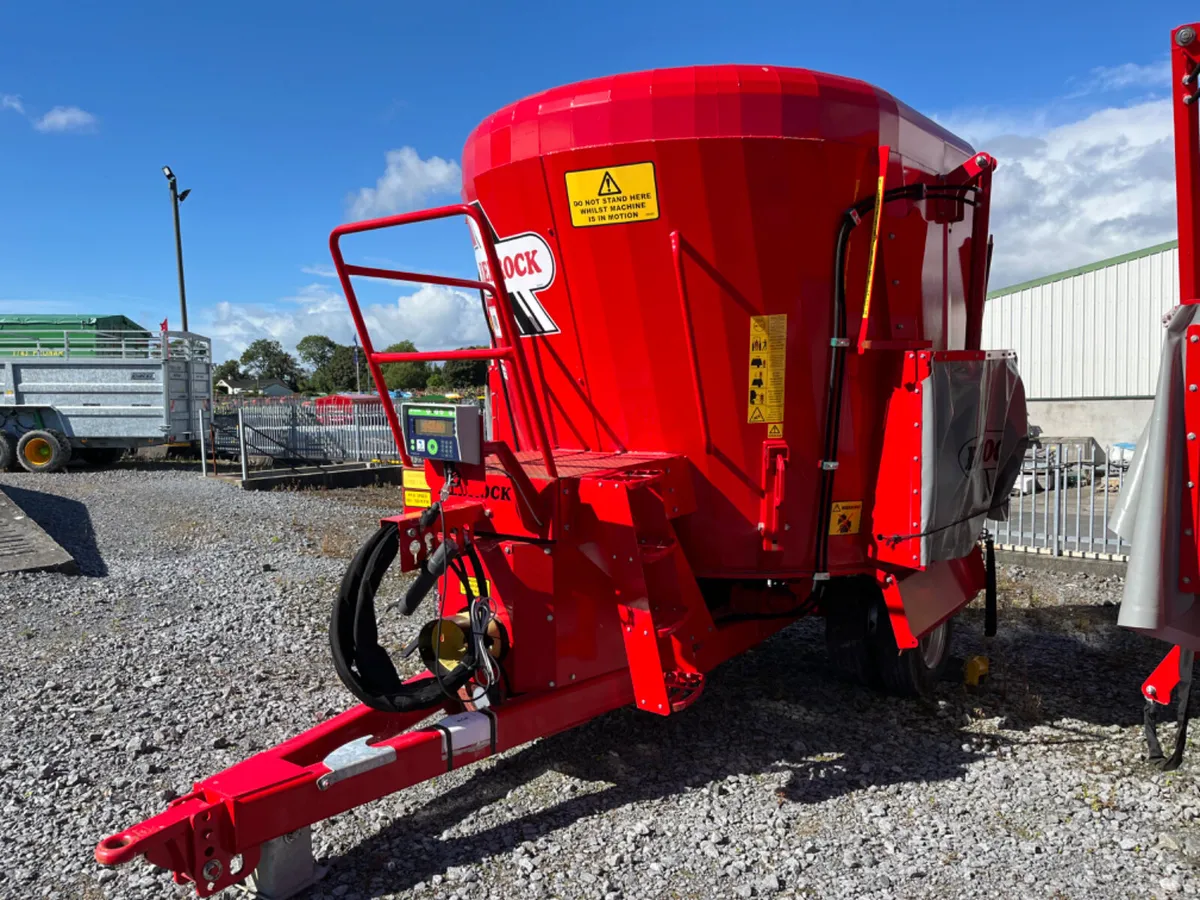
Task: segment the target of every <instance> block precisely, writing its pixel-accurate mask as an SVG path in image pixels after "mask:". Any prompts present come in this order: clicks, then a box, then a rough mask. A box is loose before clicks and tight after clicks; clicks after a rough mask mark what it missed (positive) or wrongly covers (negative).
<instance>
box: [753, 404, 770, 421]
mask: <svg viewBox="0 0 1200 900" xmlns="http://www.w3.org/2000/svg"><path fill="white" fill-rule="evenodd" d="M750 421H751V422H765V421H766V420H765V419H764V418H763V413H762V410H761V409H760V408H759V407H757V406H756V407H754V409H753V411H752V412H751V413H750Z"/></svg>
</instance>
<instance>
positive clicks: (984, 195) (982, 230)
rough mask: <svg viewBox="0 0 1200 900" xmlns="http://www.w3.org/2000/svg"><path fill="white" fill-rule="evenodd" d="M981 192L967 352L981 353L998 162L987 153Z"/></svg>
mask: <svg viewBox="0 0 1200 900" xmlns="http://www.w3.org/2000/svg"><path fill="white" fill-rule="evenodd" d="M974 163H975V165H976V166H977V167H978V169H979V171H978V173H977V178H978V181H977V184H978V185H979V190H978V191H977V192H976V193H975V209H974V214H973V215H972V216H971V284H970V287H969V289H968V293H967V335H966V341H965V342H964V344H963V349H965V350H978V349H979V346H980V344H981V343H982V342H983V311H984V304H985V303H987V279H988V256H989V250H988V228H989V227H990V221H989V220H990V219H991V208H992V172H994V171H995V169H996V161H995V160H994V159H993V158H992V157H990V156H988V155H987V154H986V153H980V154H978V155H976V157H975V159H974Z"/></svg>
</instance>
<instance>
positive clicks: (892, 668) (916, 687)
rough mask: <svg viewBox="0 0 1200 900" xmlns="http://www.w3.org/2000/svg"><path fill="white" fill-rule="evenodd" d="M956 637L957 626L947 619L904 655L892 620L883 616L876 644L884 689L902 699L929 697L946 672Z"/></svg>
mask: <svg viewBox="0 0 1200 900" xmlns="http://www.w3.org/2000/svg"><path fill="white" fill-rule="evenodd" d="M953 637H954V622H953V620H952V619H947V620H946V621H945V622H943V623H942V624H941V625H938V626H937V627H936V628H934V629H933V630H931V631H929V632H928V633H926V634H925V635H924V636H923V637H922V638H921V639H920V643H919V644H918V645H917V646H916V647H915V648H913V649H912V650H905V651H904V652H900V648H899V647H897V646H896V637H895V635H894V634H893V633H892V622H891V619H890V618H888V616H887V615H886V614H883V615H880V616H879V618H878V621H877V623H876V627H875V632H874V635H873V636H872V644H873V645H874V652H875V659H876V666H877V671H878V672H879V680H880V683H881V685H882V687H883V689H884V690H885V691H887V692H888V693H889V694H895V695H897V696H899V697H928V696H929V695H930V694H932V693H933V688H934V685H936V684H937V683H938V681H940V680H941V678H942V675H943V674H944V673H945V671H946V665H947V663H948V662H949V661H950V641H951V639H952V638H953Z"/></svg>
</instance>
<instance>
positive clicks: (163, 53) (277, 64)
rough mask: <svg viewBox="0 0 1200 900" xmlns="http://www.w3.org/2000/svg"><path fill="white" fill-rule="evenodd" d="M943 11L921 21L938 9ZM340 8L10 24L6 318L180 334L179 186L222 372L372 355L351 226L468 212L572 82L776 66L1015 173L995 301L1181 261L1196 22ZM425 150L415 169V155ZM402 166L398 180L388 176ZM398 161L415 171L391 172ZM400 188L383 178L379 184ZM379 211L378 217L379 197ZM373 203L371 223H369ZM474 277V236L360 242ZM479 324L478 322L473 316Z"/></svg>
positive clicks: (413, 324) (440, 316) (566, 8)
mask: <svg viewBox="0 0 1200 900" xmlns="http://www.w3.org/2000/svg"><path fill="white" fill-rule="evenodd" d="M917 10H919V14H918V12H917ZM978 10H979V11H978V12H974V13H973V12H972V7H971V6H970V5H966V4H962V3H961V2H956V3H940V2H926V3H923V4H919V5H915V6H914V5H913V4H897V3H883V2H878V3H868V2H860V3H855V4H828V3H820V4H814V3H796V2H791V3H781V2H774V3H761V4H760V3H744V2H743V3H712V2H707V0H693V2H689V3H648V2H641V3H615V2H610V3H606V4H603V5H600V4H596V5H592V4H588V5H586V6H585V5H583V4H579V5H575V4H569V3H525V4H521V5H519V6H517V5H512V4H470V3H466V4H463V3H458V4H446V5H444V6H439V5H434V6H429V5H427V4H421V5H419V6H418V5H415V4H397V3H378V2H355V3H345V4H329V3H316V2H305V0H296V2H290V3H277V2H253V3H246V2H241V3H229V2H207V3H203V4H200V3H194V4H187V5H184V4H170V3H161V2H156V3H141V2H136V3H135V2H120V0H114V2H111V3H107V4H100V3H83V2H79V3H62V2H53V0H39V2H37V3H20V4H5V5H4V6H3V7H0V160H2V162H3V171H4V176H5V177H4V184H5V186H4V189H3V192H2V193H0V198H2V200H0V312H22V311H38V310H44V311H50V312H121V313H126V314H128V315H131V316H133V317H134V318H137V319H139V320H140V321H142V322H143V323H157V322H158V321H160V320H161V319H162V318H163V317H164V316H168V317H169V318H170V320H171V323H172V327H177V325H178V298H177V287H176V281H175V261H174V245H173V235H172V231H171V214H170V204H169V199H168V193H167V185H166V181H165V179H164V178H163V176H162V174H161V171H160V170H161V167H162V166H163V165H164V164H169V165H170V166H172V167H173V168H174V170H175V171H176V173H177V174H178V176H179V180H180V186H181V187H183V188H191V189H192V191H193V193H192V195H191V196H190V197H189V198H188V200H187V202H186V203H185V204H184V206H183V210H182V212H183V228H184V244H185V263H186V267H187V283H188V296H189V315H190V318H191V324H192V327H193V330H199V331H208V332H209V333H212V334H213V335H214V336H215V337H216V338H217V340H218V348H217V353H218V355H222V356H223V355H226V354H230V353H233V352H235V351H236V350H237V349H238V347H240V346H242V345H244V344H245V343H246V342H247V341H249V340H251V339H253V338H254V337H258V336H262V335H263V334H270V335H273V336H276V337H278V338H279V339H280V340H282V341H283V342H284V343H285V344H290V343H294V341H295V339H297V338H298V337H300V336H302V335H303V334H305V333H309V332H310V331H312V330H320V329H323V330H326V331H328V332H330V333H331V335H332V336H334V337H335V338H338V339H343V340H348V338H349V334H350V332H349V326H348V317H347V316H346V314H345V312H344V301H343V300H341V298H340V295H339V294H338V293H337V290H336V284H335V283H334V282H333V281H332V280H330V279H329V278H328V277H327V275H326V272H327V270H328V268H329V266H330V262H329V258H328V251H327V248H326V240H327V237H328V233H329V230H330V228H331V227H333V226H334V225H336V224H338V223H339V222H341V221H345V220H347V219H348V218H350V217H351V216H352V215H353V214H354V213H355V212H360V211H368V210H369V211H371V212H386V211H392V210H396V209H400V208H406V207H411V206H413V205H434V204H437V203H439V202H444V201H445V200H448V199H451V198H452V197H453V194H454V192H455V191H456V180H455V177H454V166H455V164H456V163H457V160H458V158H459V153H460V150H461V147H462V143H463V140H464V138H465V137H466V135H467V133H468V132H469V131H470V129H471V128H473V127H474V126H475V124H476V123H477V122H478V121H479V120H480V119H481V118H482V117H483V116H485V115H486V114H487V113H489V112H491V111H493V110H494V109H496V108H498V107H500V106H502V105H504V104H506V103H509V102H511V101H512V100H514V99H517V98H519V97H521V96H524V95H526V94H529V93H533V92H535V91H538V90H541V89H544V88H547V87H550V86H553V85H556V84H561V83H565V82H569V81H574V80H578V79H582V78H587V77H591V76H596V75H602V74H608V73H611V72H618V71H629V70H635V69H644V68H652V67H661V66H671V65H683V64H696V63H717V62H762V63H771V64H776V65H791V66H803V67H808V68H814V69H819V70H824V71H831V72H837V73H839V74H845V75H851V76H855V77H859V78H863V79H865V80H867V81H870V82H873V83H876V84H879V85H880V86H882V87H884V88H886V89H887V90H889V91H891V92H892V93H893V94H895V95H897V96H898V97H900V98H901V99H903V100H905V101H906V102H907V103H909V104H911V105H912V106H914V107H916V108H918V109H920V110H922V111H923V112H926V113H927V114H930V115H934V116H936V117H937V118H939V119H940V120H942V121H944V122H946V123H947V124H949V125H950V126H951V127H953V128H956V129H957V130H959V131H961V132H962V133H964V134H965V135H966V136H967V137H969V138H971V139H972V140H973V141H975V142H976V143H977V145H980V146H983V147H985V148H986V149H989V150H992V151H993V152H994V153H995V154H996V155H997V156H998V157H999V158H1000V160H1001V174H1002V175H1003V176H1004V178H1005V179H1007V181H1004V180H1001V175H998V176H997V190H998V191H1002V190H1005V189H1007V192H1008V196H1007V197H1006V198H1004V199H1002V198H1000V197H998V199H997V204H998V208H997V214H996V231H997V240H998V248H997V260H996V267H995V275H994V279H993V286H999V285H1000V284H1002V283H1004V282H1005V281H1013V280H1019V279H1021V278H1024V277H1032V276H1035V275H1038V274H1046V273H1048V272H1051V271H1055V270H1056V268H1057V267H1060V264H1061V265H1062V266H1066V265H1073V264H1076V263H1082V262H1087V261H1089V260H1091V259H1096V258H1101V257H1104V256H1107V255H1111V254H1112V253H1119V252H1123V251H1125V250H1131V249H1137V248H1138V247H1141V246H1145V245H1148V244H1150V243H1154V242H1156V241H1158V240H1164V239H1167V238H1170V237H1173V200H1172V194H1171V187H1170V185H1171V182H1170V178H1171V175H1170V155H1169V149H1170V147H1169V133H1170V121H1169V110H1168V109H1167V104H1166V101H1165V100H1163V99H1162V98H1163V96H1164V94H1165V91H1166V70H1165V67H1164V63H1165V59H1166V48H1167V41H1168V33H1169V29H1170V28H1171V27H1172V26H1174V25H1177V24H1180V23H1181V22H1184V21H1188V20H1189V16H1195V14H1196V8H1195V5H1194V4H1186V3H1182V2H1165V0H1157V2H1155V3H1153V4H1145V5H1142V6H1141V7H1140V8H1137V9H1136V11H1135V8H1134V7H1133V6H1131V5H1130V4H1129V3H1128V2H1124V3H1115V2H1097V3H1092V4H1090V5H1088V6H1087V8H1086V12H1085V11H1084V10H1083V8H1081V7H1080V6H1079V5H1078V4H1066V3H1063V4H1056V3H1045V2H1042V3H1026V2H1010V3H1007V4H988V5H984V6H979V7H978ZM405 148H409V149H408V150H405ZM389 153H391V156H390V157H389ZM389 159H390V160H391V166H390V168H389ZM381 179H382V181H381ZM363 189H367V190H368V193H367V194H365V195H364V194H362V193H361V192H362V191H363ZM356 198H358V199H357V201H356ZM358 252H359V253H361V254H363V255H364V256H366V257H373V258H375V259H379V260H384V259H387V260H391V261H393V262H399V263H402V264H406V265H412V266H421V267H427V268H432V269H437V270H443V271H460V272H463V273H467V272H469V271H470V269H471V253H470V244H469V241H468V239H467V235H466V229H465V228H464V227H463V226H462V225H461V223H457V222H455V223H446V224H445V225H444V226H442V227H432V228H429V229H426V230H424V231H422V232H420V233H415V234H404V235H403V238H402V239H400V238H398V237H389V238H387V239H381V240H377V241H374V242H373V243H370V244H359V251H358ZM451 293H452V292H437V291H428V292H427V293H426V294H425V295H423V297H422V298H420V299H421V301H426V302H425V306H424V307H422V309H423V310H424V312H423V313H422V314H421V315H417V314H416V312H415V308H414V306H413V304H412V303H409V304H400V306H401V307H402V310H401V311H400V312H397V304H396V298H397V290H396V288H395V287H394V286H389V285H379V286H373V287H369V288H365V289H364V295H363V299H364V300H366V301H368V302H370V303H372V304H374V307H373V308H374V309H375V311H376V313H377V316H378V322H379V325H380V327H381V329H382V330H383V331H384V332H385V334H386V335H387V336H388V337H389V338H392V339H397V340H398V339H400V338H403V337H412V338H414V339H416V340H417V342H418V344H419V345H426V346H433V345H436V344H451V343H456V342H458V341H466V340H469V339H472V338H474V337H477V336H478V335H477V334H476V333H475V332H474V331H472V329H473V328H477V327H478V323H475V324H472V325H468V326H462V325H458V324H456V321H457V319H458V318H459V317H460V315H461V314H463V313H464V311H465V310H467V309H470V310H471V311H472V312H474V311H475V310H477V306H467V305H465V304H464V303H463V302H461V301H462V300H463V298H456V297H454V296H449V295H450V294H451ZM471 302H472V303H473V302H474V301H471Z"/></svg>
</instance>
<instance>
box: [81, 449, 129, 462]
mask: <svg viewBox="0 0 1200 900" xmlns="http://www.w3.org/2000/svg"><path fill="white" fill-rule="evenodd" d="M76 455H77V456H78V457H79V458H80V459H82V460H83V461H84V462H85V463H87V464H88V465H89V466H111V465H112V464H113V463H115V462H117V461H119V460H120V459H121V457H123V456H124V455H125V448H124V447H85V448H83V449H82V450H79V451H77V453H76Z"/></svg>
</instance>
